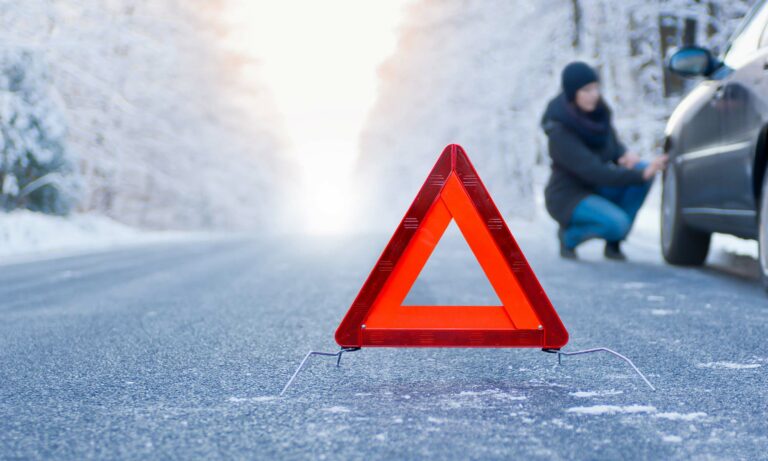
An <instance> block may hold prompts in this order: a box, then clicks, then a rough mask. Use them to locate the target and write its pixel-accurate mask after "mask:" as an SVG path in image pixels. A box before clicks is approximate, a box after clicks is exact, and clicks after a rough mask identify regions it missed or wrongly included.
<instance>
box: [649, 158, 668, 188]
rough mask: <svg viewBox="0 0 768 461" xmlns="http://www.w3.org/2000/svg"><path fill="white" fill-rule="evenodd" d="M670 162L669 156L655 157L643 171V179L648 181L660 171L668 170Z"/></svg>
mask: <svg viewBox="0 0 768 461" xmlns="http://www.w3.org/2000/svg"><path fill="white" fill-rule="evenodd" d="M668 160H669V156H668V155H667V154H664V155H659V156H658V157H654V158H653V160H651V161H650V162H649V163H648V166H647V167H645V170H643V178H644V179H645V180H646V181H648V180H650V179H651V178H653V177H654V175H656V173H658V172H659V171H664V169H665V168H667V161H668Z"/></svg>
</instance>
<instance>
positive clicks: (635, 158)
mask: <svg viewBox="0 0 768 461" xmlns="http://www.w3.org/2000/svg"><path fill="white" fill-rule="evenodd" d="M617 162H618V164H619V165H621V166H623V167H624V168H628V169H630V170H631V169H632V168H634V167H635V165H637V164H638V163H640V156H639V155H637V154H636V153H634V152H626V153H625V154H624V155H622V156H621V157H619V159H618V160H617Z"/></svg>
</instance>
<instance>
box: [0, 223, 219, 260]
mask: <svg viewBox="0 0 768 461" xmlns="http://www.w3.org/2000/svg"><path fill="white" fill-rule="evenodd" d="M209 235H211V234H208V233H203V232H181V231H149V230H141V229H136V228H133V227H130V226H126V225H125V224H121V223H119V222H117V221H115V220H113V219H110V218H108V217H105V216H102V215H98V214H89V213H78V214H72V215H70V216H67V217H62V216H51V215H45V214H42V213H35V212H32V211H27V210H15V211H12V212H9V213H3V212H0V264H8V263H14V262H22V261H28V260H37V259H46V258H50V257H55V256H64V255H67V254H74V253H81V252H87V251H96V250H105V249H109V248H114V247H119V246H126V245H134V244H141V243H151V242H164V241H175V240H182V239H190V238H203V237H205V236H209Z"/></svg>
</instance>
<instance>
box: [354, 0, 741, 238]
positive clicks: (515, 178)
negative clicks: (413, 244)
mask: <svg viewBox="0 0 768 461" xmlns="http://www.w3.org/2000/svg"><path fill="white" fill-rule="evenodd" d="M753 3H754V1H752V0H711V1H705V0H655V1H649V0H622V1H614V0H537V1H535V2H510V1H506V0H455V1H449V2H445V1H442V0H419V1H417V2H414V3H413V4H412V5H411V6H410V8H409V10H408V11H407V14H406V17H405V23H404V24H403V26H402V29H401V33H400V39H399V43H398V48H397V52H396V53H395V54H394V55H393V56H392V57H391V58H390V59H389V60H387V61H386V62H385V63H384V64H383V66H382V67H381V69H380V82H381V86H380V96H379V99H378V103H377V105H376V106H375V108H374V110H373V111H371V113H370V117H369V119H368V121H367V124H366V128H365V130H364V132H363V134H362V136H361V141H360V158H359V162H358V164H357V176H358V178H359V179H360V183H361V184H365V185H368V187H369V190H371V192H372V193H371V195H369V196H367V197H366V198H364V199H363V201H364V202H366V203H369V204H371V206H370V207H369V209H371V210H372V213H371V214H370V216H369V220H371V221H373V222H376V223H380V222H381V221H380V220H385V221H386V222H387V225H388V226H390V227H391V226H392V225H393V223H396V222H397V221H398V220H399V219H400V218H401V217H402V210H405V209H406V208H407V206H408V205H409V204H410V201H411V200H412V199H413V196H414V195H415V193H416V191H417V190H418V188H419V187H420V186H421V184H422V182H423V181H424V178H425V177H426V174H427V172H428V171H429V169H430V168H431V166H432V164H433V163H434V161H435V159H436V158H437V155H438V154H439V153H440V151H441V149H442V148H443V146H445V145H446V144H448V143H451V142H457V143H459V144H462V145H463V146H464V147H465V148H466V149H467V152H468V154H469V156H470V158H471V159H472V161H473V162H474V164H475V167H476V168H477V169H478V173H479V174H480V176H481V177H482V178H483V180H484V181H485V183H486V186H487V187H488V188H489V190H490V192H491V194H492V195H493V196H494V198H495V200H496V201H497V202H499V203H501V204H503V206H502V209H503V210H509V212H510V213H511V214H512V215H514V216H516V217H523V218H529V217H531V216H532V215H534V214H535V213H536V212H537V206H536V204H535V202H534V197H535V193H534V192H535V190H537V188H541V187H543V186H542V185H541V184H540V183H541V181H542V179H541V177H542V174H541V173H542V172H543V171H545V168H546V167H547V165H548V159H547V155H546V145H545V139H544V135H543V133H542V132H541V130H540V128H539V121H540V118H541V115H542V113H543V111H544V108H545V106H546V104H547V102H548V100H549V99H550V98H552V97H554V96H555V95H556V94H557V92H558V91H559V85H560V80H559V79H560V71H561V69H562V68H563V67H564V66H565V65H566V64H567V63H568V62H570V61H573V60H584V61H586V62H588V63H590V64H592V65H594V66H595V67H597V68H598V69H599V71H600V74H601V79H602V88H603V92H604V95H605V97H606V100H607V101H608V102H609V104H610V105H611V106H612V108H613V111H614V116H615V119H616V125H617V130H618V131H619V136H620V137H621V138H622V141H623V142H624V143H625V144H627V146H628V147H629V148H630V149H633V150H634V151H635V152H637V153H639V154H641V155H643V156H649V155H652V154H654V153H656V152H658V151H659V149H660V144H661V141H662V137H663V129H664V124H665V122H666V118H667V117H668V116H669V114H670V113H671V111H672V108H673V107H674V106H675V104H676V103H677V102H678V101H679V99H680V97H681V96H682V95H683V94H684V93H685V91H686V90H687V89H689V88H690V86H691V85H692V82H691V81H682V80H681V79H680V78H678V77H675V76H673V75H670V74H668V73H667V72H666V71H665V70H664V58H665V56H666V54H667V53H668V51H669V50H670V49H673V48H675V47H678V46H681V45H683V44H694V43H695V44H699V45H702V46H708V47H712V48H713V49H719V50H721V51H722V50H723V49H724V45H725V44H726V43H727V41H728V37H729V36H730V35H731V33H732V32H733V30H734V29H735V28H736V27H737V25H738V23H739V21H740V20H741V18H742V17H743V16H744V14H745V13H746V12H747V11H748V9H749V8H750V7H751V6H752V4H753ZM371 184H373V185H375V186H374V187H373V189H370V185H371ZM393 184H397V185H402V186H401V187H392V185H393ZM358 188H359V189H361V190H363V187H362V186H358ZM385 204H387V205H385Z"/></svg>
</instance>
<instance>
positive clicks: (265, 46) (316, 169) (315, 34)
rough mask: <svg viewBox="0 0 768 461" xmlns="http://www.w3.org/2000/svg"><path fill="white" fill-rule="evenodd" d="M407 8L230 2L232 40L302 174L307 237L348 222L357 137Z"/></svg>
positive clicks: (359, 0) (346, 0)
mask: <svg viewBox="0 0 768 461" xmlns="http://www.w3.org/2000/svg"><path fill="white" fill-rule="evenodd" d="M408 1H409V0H279V1H274V0H271V1H268V0H235V5H234V9H233V10H232V18H233V22H234V23H235V24H234V25H235V27H236V28H237V29H238V30H239V31H240V32H241V34H242V35H241V34H236V35H235V36H236V37H238V40H241V41H242V43H241V46H242V47H243V49H244V50H247V51H248V52H249V53H250V54H252V55H253V56H256V57H258V58H259V60H260V61H261V63H262V66H261V68H260V69H259V75H258V77H259V80H260V81H261V82H262V83H266V85H267V86H268V88H269V89H270V90H271V91H272V93H273V95H274V98H275V101H276V102H277V105H278V109H279V111H280V114H281V116H282V122H283V125H284V127H285V132H286V134H287V135H288V136H289V141H290V143H291V148H292V151H293V152H292V153H293V154H294V155H296V156H297V158H298V159H299V161H300V162H301V165H302V168H303V171H302V177H303V178H304V190H303V191H301V197H300V203H301V205H300V206H301V207H302V208H303V209H305V210H306V211H307V214H306V215H305V223H306V224H307V227H308V229H307V230H309V231H313V232H336V231H340V230H343V228H344V225H345V224H346V223H347V222H348V220H349V218H350V212H351V210H352V209H353V208H354V206H355V204H354V203H352V202H351V197H354V196H355V195H358V194H355V192H354V191H351V190H349V184H350V181H349V175H350V173H351V169H352V166H353V163H354V160H355V158H356V156H357V152H356V151H357V146H358V136H359V134H360V130H361V129H362V126H363V123H364V121H365V117H366V115H367V113H368V111H369V110H370V108H371V106H372V105H373V103H374V101H375V98H376V89H377V86H378V81H377V76H376V69H377V67H378V66H379V65H380V64H381V62H382V61H383V60H384V59H386V58H387V57H388V56H389V55H390V54H392V52H393V51H394V49H395V44H396V28H397V26H398V25H399V23H400V21H401V19H402V15H403V7H404V5H405V4H406V3H407V2H408ZM238 23H239V24H238ZM241 36H242V38H240V37H241Z"/></svg>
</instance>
